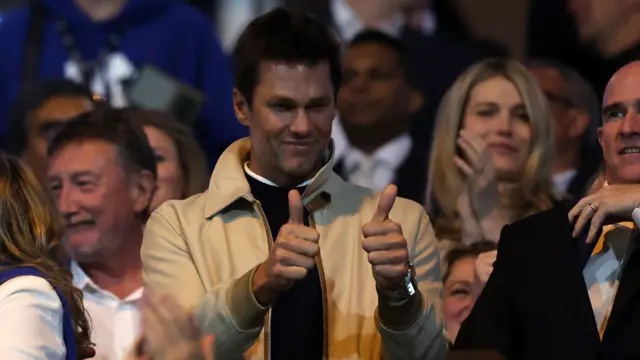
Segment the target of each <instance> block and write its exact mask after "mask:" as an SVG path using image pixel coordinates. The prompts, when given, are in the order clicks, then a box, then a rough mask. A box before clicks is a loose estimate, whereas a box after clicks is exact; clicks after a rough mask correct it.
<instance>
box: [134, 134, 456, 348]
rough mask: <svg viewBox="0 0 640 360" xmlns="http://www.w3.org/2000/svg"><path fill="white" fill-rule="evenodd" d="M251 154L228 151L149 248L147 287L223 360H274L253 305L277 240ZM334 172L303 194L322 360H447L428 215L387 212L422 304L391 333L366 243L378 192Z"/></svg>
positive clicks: (170, 208)
mask: <svg viewBox="0 0 640 360" xmlns="http://www.w3.org/2000/svg"><path fill="white" fill-rule="evenodd" d="M249 147H250V142H249V140H248V139H242V140H239V141H237V142H236V143H234V144H232V145H231V146H230V147H229V148H228V149H227V150H226V151H225V152H224V153H223V155H222V156H221V157H220V160H219V161H218V163H217V165H216V168H215V170H214V171H213V175H212V176H211V182H210V184H209V189H208V190H207V191H206V192H204V193H202V194H199V195H195V196H193V197H191V198H189V199H187V200H183V201H169V202H167V203H166V204H164V205H162V206H161V207H160V208H159V209H158V210H156V211H155V212H154V213H153V214H152V215H151V218H150V219H149V221H148V223H147V226H146V230H145V234H144V241H143V245H142V263H143V277H144V282H145V285H146V286H150V287H151V288H153V289H155V290H157V291H158V292H168V293H171V294H173V295H174V296H176V297H177V299H178V300H179V302H180V303H181V304H182V305H183V306H184V307H185V308H186V309H188V310H191V311H195V316H196V322H197V323H198V325H199V326H200V327H201V328H202V329H203V331H205V332H210V333H215V334H216V356H217V357H216V358H217V359H223V360H229V359H242V358H245V359H268V358H269V312H268V309H264V308H261V306H260V305H259V304H258V303H257V302H256V300H255V298H254V296H253V293H252V291H251V278H252V275H253V272H254V270H255V268H256V266H257V265H258V264H260V263H261V262H263V261H265V260H266V258H267V256H268V253H269V248H270V247H271V244H272V241H273V239H272V238H271V234H270V232H269V229H268V227H267V222H266V219H265V217H264V214H263V213H262V210H261V207H260V204H259V203H258V202H257V201H256V200H255V199H254V198H253V197H252V196H251V192H250V189H249V185H248V183H247V181H246V178H245V173H244V170H243V164H244V163H245V161H246V160H247V158H248V154H249ZM332 167H333V163H332V160H330V161H329V162H328V164H327V165H325V167H324V168H323V169H322V170H320V172H319V173H318V174H317V175H316V177H315V178H314V179H313V180H312V181H311V183H310V184H309V185H308V186H307V189H306V191H305V193H304V194H302V198H303V202H304V203H305V206H306V207H307V208H308V209H309V211H310V214H311V215H310V224H311V226H313V227H315V228H316V229H317V231H318V232H319V233H320V249H321V250H320V253H321V254H320V256H318V258H317V264H318V267H319V272H320V274H321V284H322V290H323V294H324V316H325V326H324V327H325V336H324V339H325V345H324V354H325V356H324V358H325V359H372V360H373V359H381V358H384V359H393V360H396V359H397V360H400V359H401V360H412V359H416V360H418V359H419V360H425V359H443V358H444V356H445V352H446V345H445V340H444V337H443V331H442V314H443V313H442V282H441V277H440V263H439V261H440V260H439V256H438V250H437V245H436V239H435V236H434V233H433V229H432V227H431V224H430V222H429V218H428V216H427V214H426V213H425V211H424V210H423V209H422V207H421V206H420V205H418V204H417V203H414V202H412V201H410V200H406V199H402V198H398V199H397V200H396V203H395V205H394V207H393V209H392V211H391V213H390V218H391V219H392V220H394V221H396V222H398V223H400V224H401V226H402V230H403V233H404V236H405V238H406V240H407V243H408V247H409V253H410V258H411V261H412V263H413V265H414V267H415V273H416V280H417V283H418V288H419V293H418V294H420V296H421V298H422V301H419V302H416V304H418V306H416V307H415V316H413V318H412V319H411V320H410V323H409V324H407V326H405V327H404V328H393V329H392V328H390V326H385V323H386V324H389V322H393V320H394V319H395V317H394V316H395V315H394V314H393V313H388V314H387V315H384V316H383V315H382V312H383V311H381V312H380V313H381V314H380V316H378V311H377V306H378V295H377V292H376V285H375V282H374V279H373V276H372V270H371V265H370V264H369V262H368V260H367V254H366V253H365V251H364V250H363V249H362V244H361V239H362V230H361V228H362V226H363V225H364V224H365V223H366V222H368V221H369V220H370V219H371V217H372V216H373V213H374V212H375V209H376V207H377V204H378V196H379V194H378V193H375V192H373V191H371V190H368V189H365V188H362V187H358V186H355V185H351V184H348V183H346V182H344V181H343V180H342V179H341V178H340V177H339V176H337V175H336V174H335V173H334V172H333V171H332ZM383 308H388V306H387V307H383ZM385 313H386V311H385ZM380 318H382V319H380ZM385 318H386V319H385ZM389 319H390V320H389Z"/></svg>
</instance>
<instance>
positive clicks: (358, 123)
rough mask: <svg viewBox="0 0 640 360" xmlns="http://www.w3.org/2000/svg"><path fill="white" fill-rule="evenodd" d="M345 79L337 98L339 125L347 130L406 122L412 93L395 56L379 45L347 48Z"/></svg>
mask: <svg viewBox="0 0 640 360" xmlns="http://www.w3.org/2000/svg"><path fill="white" fill-rule="evenodd" d="M343 71H344V78H343V83H342V86H341V87H340V92H339V94H338V112H339V114H340V121H341V122H342V123H343V124H344V126H345V127H347V128H364V129H366V128H371V126H380V125H391V124H397V122H399V121H405V122H406V121H408V118H409V117H410V116H411V113H412V111H415V109H413V108H411V106H410V105H411V96H412V89H411V88H410V87H409V85H408V84H407V81H406V78H405V74H404V71H403V69H402V67H401V65H400V59H399V58H398V56H397V55H396V53H395V52H394V51H393V50H392V49H390V48H388V47H386V46H384V45H380V44H376V43H363V44H359V45H355V46H352V47H351V48H349V49H348V50H347V52H346V54H345V56H344V59H343Z"/></svg>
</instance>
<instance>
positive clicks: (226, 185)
mask: <svg viewBox="0 0 640 360" xmlns="http://www.w3.org/2000/svg"><path fill="white" fill-rule="evenodd" d="M250 150H251V141H250V140H249V138H243V139H240V140H238V141H236V142H234V143H233V144H231V145H230V146H229V147H228V148H227V149H226V150H225V151H224V152H223V153H222V155H221V156H220V159H218V163H217V164H216V167H215V168H214V169H213V174H212V175H211V180H210V181H209V189H208V190H207V192H206V193H205V206H204V214H203V215H204V217H205V218H211V217H213V216H214V215H216V214H218V213H219V212H220V211H223V210H224V209H225V208H227V207H228V206H230V205H231V204H233V203H235V202H236V201H238V200H239V199H245V200H247V201H250V202H254V201H255V198H254V197H253V195H251V188H250V187H249V182H247V178H246V177H245V173H244V164H245V162H246V161H247V160H249V153H250ZM333 162H334V145H333V141H331V143H330V145H329V160H328V161H327V163H326V164H325V165H324V166H323V167H322V168H321V169H320V171H318V173H316V175H315V176H314V177H313V178H312V179H311V180H310V182H309V185H308V186H307V187H306V189H305V191H304V193H303V194H302V201H303V203H304V204H305V205H306V206H307V207H308V208H309V210H310V211H313V210H314V208H318V207H321V206H323V205H324V203H327V202H329V201H330V198H331V195H330V191H328V186H327V185H328V183H329V179H330V178H331V177H332V174H333ZM319 195H321V196H320V197H318V196H319ZM317 198H319V199H321V200H323V201H322V202H318V201H316V199H317ZM311 203H313V204H311ZM310 204H311V205H312V206H310ZM315 204H318V205H315ZM313 205H315V206H313Z"/></svg>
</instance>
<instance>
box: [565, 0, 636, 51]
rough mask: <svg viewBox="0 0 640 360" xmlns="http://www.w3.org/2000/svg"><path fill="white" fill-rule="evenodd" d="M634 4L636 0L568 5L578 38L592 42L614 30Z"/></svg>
mask: <svg viewBox="0 0 640 360" xmlns="http://www.w3.org/2000/svg"><path fill="white" fill-rule="evenodd" d="M634 2H637V0H569V4H568V5H569V10H570V11H571V13H572V14H573V16H574V18H575V21H576V24H577V26H578V31H579V33H580V37H581V38H582V40H585V41H592V40H598V39H599V38H601V37H602V36H605V34H606V33H608V32H610V31H612V30H613V29H615V28H616V27H617V26H618V25H619V24H620V22H621V21H622V19H625V17H626V16H627V14H629V9H630V6H631V4H632V3H634Z"/></svg>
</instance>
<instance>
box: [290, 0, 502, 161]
mask: <svg viewBox="0 0 640 360" xmlns="http://www.w3.org/2000/svg"><path fill="white" fill-rule="evenodd" d="M416 1H419V2H420V3H416ZM307 3H308V2H307ZM301 4H302V3H299V2H297V1H290V4H289V5H290V6H291V7H297V8H300V7H301V6H302V5H301ZM415 4H417V5H419V7H420V11H421V12H422V14H423V15H422V19H426V20H425V22H424V24H423V25H421V26H420V27H419V28H418V29H417V30H416V29H414V28H412V27H411V26H407V25H411V23H407V19H406V18H405V16H404V14H403V11H404V9H407V8H410V7H411V6H414V5H415ZM432 5H433V4H431V2H430V1H427V2H424V1H421V0H376V1H373V2H371V1H368V0H316V1H313V4H312V5H307V6H308V9H309V10H311V11H312V12H313V13H314V14H315V15H316V16H317V17H318V18H319V19H321V20H323V21H324V22H325V23H327V24H329V25H331V26H332V27H333V28H335V29H336V31H337V33H338V34H339V36H340V37H341V38H342V40H343V42H344V43H345V44H347V43H348V42H349V41H351V40H352V38H353V36H355V35H356V34H358V33H359V32H360V31H362V30H363V29H365V28H367V27H369V28H375V29H379V30H381V31H384V32H385V33H387V34H388V35H391V36H395V37H399V38H400V41H401V42H402V43H403V45H404V47H405V48H406V49H407V52H408V54H409V56H408V58H409V62H408V65H409V66H408V69H409V70H408V71H407V73H408V74H409V77H410V78H411V79H414V81H413V83H414V84H415V85H416V86H417V88H418V90H420V92H421V93H422V95H423V98H424V106H423V107H422V109H421V110H420V111H419V112H417V113H416V114H414V117H413V119H412V124H411V134H412V136H413V137H414V141H415V142H416V144H419V145H420V146H424V147H426V148H428V147H429V143H430V141H431V133H432V130H433V125H434V121H433V119H434V117H435V113H436V109H437V107H438V104H439V103H440V100H441V98H442V96H443V95H444V93H445V92H446V90H447V88H449V86H450V85H451V83H453V81H454V80H455V79H456V77H457V76H458V75H459V74H460V73H462V72H463V71H464V70H465V69H466V68H467V67H469V66H470V65H472V64H473V63H475V62H476V61H478V60H480V59H482V58H486V57H488V56H501V55H504V54H505V52H504V51H503V50H502V49H497V48H496V47H494V46H486V45H485V44H484V43H480V42H478V41H475V40H472V39H469V38H465V37H461V36H459V35H457V34H455V33H454V32H453V31H451V30H449V28H448V27H447V24H446V22H440V21H439V20H438V18H437V14H436V13H435V12H434V11H433V10H434V8H433V7H432Z"/></svg>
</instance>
